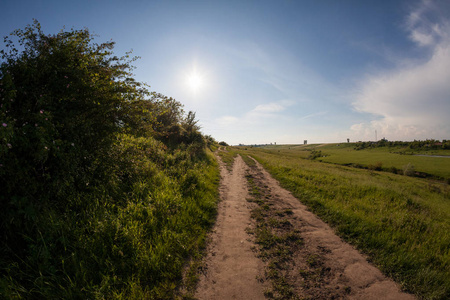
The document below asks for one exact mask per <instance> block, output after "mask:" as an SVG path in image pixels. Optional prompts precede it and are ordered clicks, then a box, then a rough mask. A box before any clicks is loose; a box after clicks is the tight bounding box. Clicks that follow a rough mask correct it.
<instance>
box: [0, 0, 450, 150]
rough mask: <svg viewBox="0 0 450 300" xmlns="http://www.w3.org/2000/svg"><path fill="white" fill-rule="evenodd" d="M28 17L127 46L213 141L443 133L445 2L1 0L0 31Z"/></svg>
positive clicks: (448, 135)
mask: <svg viewBox="0 0 450 300" xmlns="http://www.w3.org/2000/svg"><path fill="white" fill-rule="evenodd" d="M33 18H35V19H37V20H38V21H39V22H40V23H41V25H42V28H43V30H44V32H46V33H57V32H59V31H60V30H61V29H62V28H63V26H65V27H66V28H67V29H70V28H75V29H81V28H84V27H87V28H89V30H90V31H91V32H92V33H95V34H97V35H98V37H97V38H96V41H97V42H104V41H109V40H110V39H112V40H113V41H115V42H116V43H117V44H116V47H115V50H114V52H115V54H116V55H123V54H125V52H127V51H129V50H131V49H132V50H133V54H134V55H136V56H140V57H141V59H139V60H138V61H136V62H135V66H136V67H137V69H136V70H135V74H136V79H137V80H138V81H141V82H146V83H148V84H149V85H150V86H151V90H154V91H157V92H160V93H163V94H165V95H167V96H171V97H174V98H175V99H177V100H178V101H180V102H181V103H183V104H184V106H185V109H186V110H193V111H195V112H196V114H197V118H198V119H199V123H200V124H201V126H202V131H203V132H204V133H205V134H210V135H212V136H213V137H214V138H215V139H217V140H219V141H222V140H223V141H226V142H228V143H230V144H238V143H245V144H254V143H258V144H259V143H271V142H277V144H288V143H289V144H293V143H303V140H305V139H306V140H308V142H309V143H318V142H342V141H346V139H347V138H350V140H351V141H359V140H374V139H375V131H377V137H378V139H379V138H382V137H385V138H387V139H388V140H414V139H425V138H435V139H440V140H442V139H450V1H422V0H420V1H413V0H411V1H409V0H408V1H383V0H377V1H370V0H367V1H356V0H355V1H350V0H348V1H345V0H342V1H334V0H330V1H325V0H323V1H300V0H298V1H295V0H279V1H245V0H241V1H233V0H228V1H168V0H164V1H163V0H159V1H144V0H141V1H134V0H130V1H101V0H91V1H84V0H81V1H61V0H59V1H44V0H41V1H39V0H33V1H16V0H14V1H10V0H6V1H5V0H3V1H2V5H1V10H0V35H1V36H5V35H7V34H9V33H10V32H11V31H13V30H14V29H17V28H24V27H25V26H26V25H27V24H30V23H32V19H33ZM0 47H2V48H3V44H1V46H0Z"/></svg>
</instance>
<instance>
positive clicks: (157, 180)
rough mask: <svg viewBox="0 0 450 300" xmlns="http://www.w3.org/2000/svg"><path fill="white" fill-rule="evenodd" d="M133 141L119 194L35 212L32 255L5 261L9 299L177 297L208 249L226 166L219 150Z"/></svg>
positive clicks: (99, 194) (94, 195)
mask: <svg viewBox="0 0 450 300" xmlns="http://www.w3.org/2000/svg"><path fill="white" fill-rule="evenodd" d="M125 140H126V142H125V145H122V148H116V150H117V151H118V153H116V154H117V155H121V156H122V158H121V160H120V161H118V166H120V167H121V170H120V171H121V172H123V174H121V176H123V178H122V180H118V181H117V185H116V186H115V188H116V192H117V194H116V195H111V193H110V192H108V191H106V190H102V189H100V188H97V189H96V190H93V191H90V193H86V194H82V195H77V196H76V197H82V198H83V199H80V201H79V202H80V203H83V206H78V207H71V208H67V209H66V210H65V211H64V212H63V213H62V214H61V213H60V212H59V211H58V210H54V209H52V208H50V207H48V208H46V209H45V210H44V211H42V212H41V213H40V214H39V215H36V216H34V218H35V221H34V226H36V232H37V233H38V234H37V235H36V236H27V237H25V240H26V241H27V243H26V244H25V246H26V249H24V254H25V255H20V257H19V256H18V257H16V262H14V261H13V260H8V258H9V259H11V258H10V257H9V256H7V257H3V258H2V274H3V276H2V277H1V279H0V291H1V294H2V296H3V297H6V298H45V299H51V298H53V299H54V298H62V299H68V298H72V299H73V298H83V299H85V298H90V299H96V298H101V299H105V298H106V299H144V298H147V299H172V298H174V297H175V295H176V293H177V287H178V286H179V285H180V283H181V279H182V278H181V277H182V271H183V267H184V265H185V263H186V259H187V258H188V257H189V256H191V255H195V254H196V253H198V252H199V249H201V248H202V247H203V246H204V243H205V236H206V232H207V230H208V229H209V227H210V225H211V224H212V222H213V220H214V217H215V213H216V201H217V187H218V182H219V174H218V166H217V163H216V161H215V158H214V157H213V155H212V153H211V152H208V153H207V154H206V155H205V156H204V157H202V158H201V159H198V158H197V159H190V158H189V154H188V152H186V151H175V152H173V153H170V152H164V151H163V149H164V147H162V145H161V144H158V143H156V144H152V143H149V139H136V138H131V137H126V139H125ZM150 140H151V139H150ZM155 146H156V148H155ZM146 147H147V148H149V147H150V148H152V151H157V152H158V151H159V152H160V153H159V157H158V155H156V154H155V155H154V156H152V157H149V156H146V155H145V154H146V153H148V152H146V151H143V149H145V148H146ZM126 153H133V154H132V156H128V157H127V154H126ZM128 155H129V154H128ZM131 160H134V163H132V162H131ZM155 161H157V162H155ZM125 178H127V179H125ZM120 184H123V185H124V186H120ZM125 185H126V186H125ZM81 200H82V201H81Z"/></svg>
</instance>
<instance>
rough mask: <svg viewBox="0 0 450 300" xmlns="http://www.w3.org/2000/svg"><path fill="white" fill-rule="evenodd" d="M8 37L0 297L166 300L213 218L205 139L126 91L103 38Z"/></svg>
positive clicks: (156, 97)
mask: <svg viewBox="0 0 450 300" xmlns="http://www.w3.org/2000/svg"><path fill="white" fill-rule="evenodd" d="M12 36H13V37H16V39H17V40H18V45H15V44H14V42H13V41H12V39H10V38H6V49H4V50H1V57H2V58H1V59H2V60H1V65H0V100H1V105H0V118H1V122H0V123H1V126H0V186H1V187H2V188H1V193H0V205H1V206H2V209H1V210H0V253H1V256H0V257H1V258H0V270H1V273H0V274H1V275H0V294H1V295H2V296H4V297H5V298H136V299H141V298H158V299H163V298H173V297H174V291H175V288H174V287H175V286H176V284H177V282H179V280H180V277H181V270H182V267H183V264H184V261H185V259H186V258H187V257H188V256H189V255H191V254H193V253H195V251H198V250H197V249H198V248H199V247H201V246H202V244H203V243H204V239H205V232H206V230H207V228H208V226H210V225H211V220H212V219H213V217H214V213H215V203H216V198H217V184H218V176H219V175H218V171H217V164H216V162H215V161H214V159H213V158H211V155H210V154H209V153H207V152H206V148H205V146H206V145H208V143H209V145H211V144H212V143H214V141H213V140H211V139H208V141H209V142H207V139H206V138H204V137H203V135H202V134H201V133H200V131H199V129H200V128H199V126H198V125H197V121H196V119H195V113H193V112H189V113H188V114H185V113H184V111H183V109H182V105H181V104H180V103H179V102H177V101H176V100H175V99H172V98H169V97H166V96H164V95H161V94H157V93H150V92H148V91H147V89H146V86H145V85H143V84H141V83H138V82H136V81H135V80H134V79H133V78H132V74H131V69H132V66H131V62H132V61H133V59H130V58H128V56H125V57H123V58H117V57H116V56H113V52H112V49H113V47H114V43H113V42H108V43H103V44H96V43H94V42H93V37H92V36H91V34H90V33H89V31H88V30H87V29H85V30H71V31H67V32H60V33H58V34H56V35H45V34H44V33H43V32H42V31H41V28H40V25H39V23H37V22H35V23H34V24H33V25H30V26H27V27H26V28H25V29H24V30H16V31H15V32H14V33H13V34H12ZM18 49H20V51H19V50H18Z"/></svg>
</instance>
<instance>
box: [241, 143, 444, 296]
mask: <svg viewBox="0 0 450 300" xmlns="http://www.w3.org/2000/svg"><path fill="white" fill-rule="evenodd" d="M335 147H337V146H335ZM308 148H309V149H311V148H316V150H317V149H318V146H308V147H304V146H302V147H294V146H282V147H272V148H269V149H260V148H240V150H239V151H240V153H241V154H243V155H251V156H253V157H255V158H256V159H257V160H258V161H259V162H260V163H262V164H263V165H264V167H265V168H266V169H267V170H268V171H269V172H270V173H271V174H272V175H273V176H274V177H275V178H277V179H278V180H279V181H280V182H281V184H282V185H283V186H284V187H285V188H287V189H288V190H290V191H291V192H292V193H293V194H294V195H295V196H296V197H297V198H298V199H300V201H302V202H303V203H305V204H306V205H307V206H308V207H309V208H310V209H311V210H312V211H313V212H315V213H316V214H317V215H319V216H320V217H321V218H322V219H323V220H324V221H326V222H328V223H329V224H330V225H331V226H332V227H333V228H334V229H335V230H336V232H337V233H338V234H339V235H340V236H341V237H342V238H344V239H345V240H347V241H348V242H350V243H351V244H353V245H354V246H356V247H357V248H358V249H360V250H361V251H362V252H364V253H366V254H367V255H368V256H369V259H370V260H371V261H372V262H373V263H374V264H376V265H377V266H378V267H379V268H380V269H381V270H382V271H383V272H384V273H385V274H387V275H388V276H390V277H392V278H393V279H395V280H396V281H397V282H398V283H400V284H401V285H402V287H403V288H404V289H405V290H407V291H410V292H413V293H414V294H416V295H417V296H418V297H420V298H423V299H449V298H450V218H449V216H450V201H449V200H450V186H449V185H448V184H446V183H443V182H439V181H435V180H429V179H424V178H416V177H409V176H404V175H400V174H393V173H389V172H379V171H374V170H367V169H360V168H352V167H346V166H341V165H334V164H328V163H322V162H319V161H316V160H309V159H305V158H306V157H308V155H309V154H308V152H311V151H305V150H306V149H308ZM245 149H247V150H245ZM348 150H350V149H348ZM338 151H345V150H336V151H335V152H333V147H327V146H323V152H330V158H333V156H332V155H331V153H334V156H336V157H337V156H338V155H337V153H338ZM364 151H367V152H365V153H366V156H369V155H368V154H370V153H372V152H370V151H371V150H364ZM353 152H357V151H353ZM362 153H364V152H362ZM375 153H376V151H375ZM399 156H400V155H399ZM350 158H351V156H350V155H349V156H348V161H347V162H346V163H354V162H355V161H352V160H351V159H350ZM362 158H363V157H362V156H361V157H359V158H357V159H362ZM419 158H423V157H419ZM336 159H337V158H336ZM444 159H447V158H444ZM377 160H378V158H375V159H374V160H373V161H371V160H370V158H366V161H367V163H373V162H374V161H375V162H376V161H377ZM448 160H450V159H448ZM384 162H385V161H383V163H384ZM359 163H361V162H359ZM419 166H420V165H419ZM419 166H418V167H417V169H418V170H421V169H420V167H419ZM437 169H440V166H439V165H436V166H435V169H430V170H431V171H430V172H431V173H434V174H439V172H440V171H437V172H438V173H436V170H437ZM441 171H442V170H441ZM443 171H444V172H445V170H443Z"/></svg>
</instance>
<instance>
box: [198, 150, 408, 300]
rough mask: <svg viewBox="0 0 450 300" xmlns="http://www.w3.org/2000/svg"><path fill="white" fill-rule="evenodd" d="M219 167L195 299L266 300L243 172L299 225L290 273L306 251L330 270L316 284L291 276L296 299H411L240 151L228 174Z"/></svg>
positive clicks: (221, 166)
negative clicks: (216, 198)
mask: <svg viewBox="0 0 450 300" xmlns="http://www.w3.org/2000/svg"><path fill="white" fill-rule="evenodd" d="M220 168H221V177H222V179H221V186H220V198H221V202H220V204H219V208H218V218H217V222H216V225H215V227H214V229H213V234H212V237H211V238H212V242H211V243H210V245H209V248H208V254H207V257H206V259H205V263H206V271H205V273H204V274H203V276H201V278H200V282H199V285H198V289H197V292H196V294H195V297H196V298H198V299H208V300H209V299H246V300H253V299H265V297H264V290H265V289H266V288H267V285H268V284H269V283H268V282H265V283H262V282H261V281H258V280H257V278H264V266H265V264H264V263H263V262H262V261H261V260H260V259H258V258H257V256H256V254H255V253H254V252H252V250H251V249H252V246H255V244H254V243H253V242H252V237H251V236H250V235H249V234H247V232H246V228H248V227H249V226H250V227H251V226H254V222H253V221H252V220H251V218H250V211H251V209H252V207H253V205H254V204H253V203H249V202H247V200H246V199H247V198H248V196H249V195H248V189H247V182H246V178H245V175H246V172H247V173H251V174H252V176H254V178H256V179H257V180H258V182H259V185H260V186H261V188H263V189H265V191H266V192H267V194H266V198H270V201H272V203H273V207H272V208H273V209H290V210H292V212H293V214H292V215H291V217H290V222H291V223H292V224H293V225H294V226H295V228H296V229H298V230H300V232H301V236H302V238H303V240H304V247H303V248H304V249H303V250H302V251H301V252H300V253H299V254H296V255H294V256H293V264H292V265H293V270H291V273H297V274H298V270H296V269H295V268H300V267H301V266H303V265H304V262H305V260H306V258H305V257H304V256H305V255H311V254H314V255H317V256H318V257H319V256H320V258H321V267H323V269H326V270H329V271H327V274H326V278H325V277H324V278H323V279H322V280H321V282H320V283H317V282H312V283H311V282H305V279H303V278H302V277H301V276H291V279H292V282H293V285H294V287H295V290H296V292H297V294H298V298H299V299H301V298H305V299H374V300H375V299H377V300H378V299H392V300H394V299H395V300H409V299H415V297H414V296H412V295H410V294H406V293H403V292H401V291H400V288H399V286H398V285H397V284H396V283H394V282H393V281H392V280H390V279H388V278H386V277H385V276H384V275H383V274H382V273H381V272H380V271H379V270H378V269H377V268H376V267H374V266H372V265H371V264H370V263H368V262H367V260H366V259H365V257H364V256H363V255H361V254H360V253H359V252H358V251H357V250H355V249H354V248H353V247H352V246H350V245H349V244H347V243H345V242H343V241H342V240H341V239H340V238H339V237H338V236H336V235H335V234H334V232H333V230H332V229H331V228H330V227H329V226H328V225H327V224H326V223H324V222H323V221H321V220H320V219H319V218H318V217H316V216H315V215H314V214H313V213H311V212H310V211H308V209H307V208H306V206H304V205H303V204H301V203H300V202H299V200H298V199H296V198H295V197H294V196H292V194H291V193H290V192H288V191H287V190H285V189H283V188H282V187H281V186H280V185H279V183H278V181H276V180H275V179H273V178H272V177H271V175H270V174H269V173H268V172H267V171H265V170H264V168H263V167H262V166H261V165H260V164H259V163H257V162H256V167H252V168H251V169H250V168H249V167H248V166H247V165H246V164H245V163H244V161H243V160H242V158H241V157H240V156H238V157H237V158H236V159H235V161H234V165H233V169H232V172H231V173H230V172H228V170H227V169H226V166H225V165H224V164H223V163H222V162H220ZM302 256H303V257H302ZM306 280H308V279H306ZM308 289H310V290H308ZM314 289H315V290H314ZM339 289H340V290H339ZM344 289H345V292H343V290H344ZM336 290H339V291H340V292H336Z"/></svg>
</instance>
